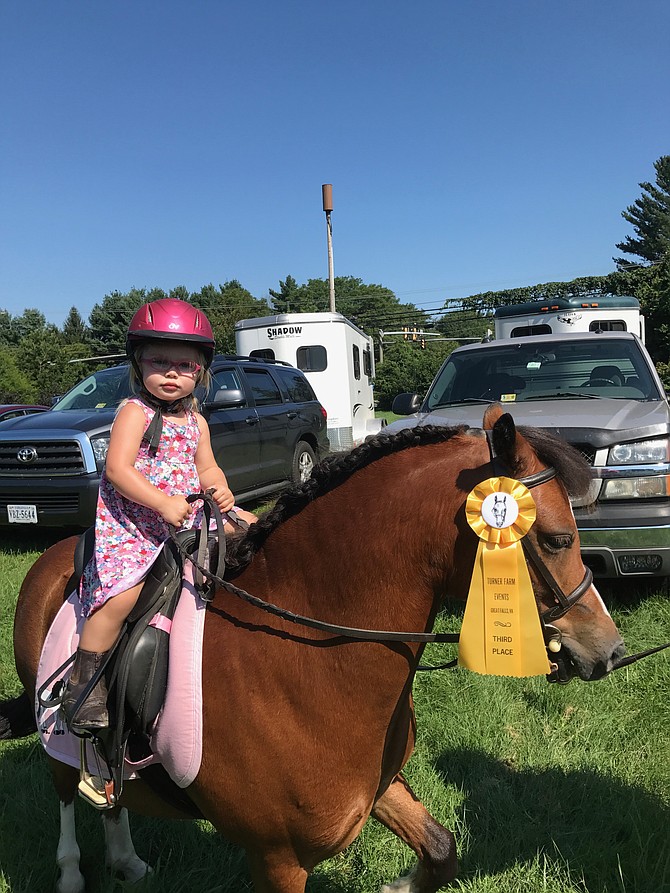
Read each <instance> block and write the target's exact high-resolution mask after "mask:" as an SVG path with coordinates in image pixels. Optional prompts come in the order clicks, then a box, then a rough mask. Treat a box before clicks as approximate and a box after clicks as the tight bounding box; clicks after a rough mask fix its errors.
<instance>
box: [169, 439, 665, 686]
mask: <svg viewBox="0 0 670 893" xmlns="http://www.w3.org/2000/svg"><path fill="white" fill-rule="evenodd" d="M484 433H485V434H486V437H487V440H488V444H489V451H490V453H491V465H492V467H493V471H494V473H495V474H504V473H505V470H504V469H502V467H501V465H502V463H501V462H500V459H499V457H498V456H497V454H496V452H495V448H494V446H493V440H492V432H491V431H489V430H488V429H486V430H485V431H484ZM555 477H556V470H555V469H554V468H545V469H543V470H542V471H538V472H536V473H535V474H531V475H527V476H526V477H523V478H519V479H518V480H519V481H520V483H522V484H524V485H525V486H526V487H527V488H528V489H529V490H531V489H533V488H534V487H539V486H541V485H542V484H546V483H548V482H549V481H552V480H554V478H555ZM187 499H188V501H189V502H195V501H197V500H202V502H203V507H204V520H205V524H204V525H203V526H202V527H201V528H200V530H199V532H198V543H199V545H198V548H197V556H198V557H197V558H194V557H193V555H192V554H191V553H190V552H188V551H187V550H186V549H185V548H184V547H183V545H182V544H181V543H180V542H179V539H178V538H177V536H176V529H175V528H174V527H172V526H170V538H171V540H172V542H173V543H174V545H175V547H176V549H177V550H178V551H179V553H180V554H181V555H182V557H184V558H186V559H187V560H188V561H190V562H191V564H192V565H193V566H194V568H195V569H196V571H197V574H196V585H198V584H200V585H199V586H198V588H199V589H200V591H201V597H202V598H203V601H205V602H210V601H212V600H213V598H214V585H213V584H214V583H217V584H218V585H219V586H221V587H222V588H223V589H225V590H226V591H227V592H230V593H231V594H232V595H235V596H237V597H238V598H240V599H242V600H243V601H245V602H247V603H248V604H250V605H253V606H254V607H256V608H259V609H260V610H262V611H265V612H266V613H267V614H272V615H273V616H275V617H279V618H280V619H281V620H285V621H287V622H288V623H293V624H296V625H298V626H304V627H306V628H308V629H314V630H318V631H320V632H325V633H331V634H332V635H334V636H338V637H342V638H346V639H355V640H359V641H364V642H416V643H420V644H431V643H439V644H455V643H457V642H458V641H459V634H458V633H433V632H423V633H420V632H401V631H396V630H378V629H365V628H358V627H354V626H342V625H340V624H336V623H327V622H326V621H324V620H316V619H315V618H313V617H306V616H305V615H304V614H296V613H294V612H293V611H289V610H287V609H286V608H280V607H279V606H278V605H274V604H272V603H271V602H267V601H264V600H263V599H261V598H258V597H257V596H255V595H251V593H249V592H247V591H246V590H245V589H241V588H240V587H238V586H235V585H234V584H233V583H230V582H229V581H228V580H225V579H224V578H223V573H224V569H225V549H226V546H225V534H224V533H223V522H222V519H221V511H220V509H219V507H218V506H217V505H216V503H215V502H214V499H213V498H212V495H211V491H207V492H205V493H194V494H192V495H190V496H188V497H187ZM212 513H213V514H214V518H215V520H216V528H217V538H218V542H219V557H218V562H217V568H216V572H213V571H212V570H211V569H209V568H208V567H205V566H204V560H205V555H206V546H207V536H208V532H209V531H208V528H209V519H210V517H211V515H212ZM231 520H233V521H234V522H235V523H239V524H240V526H243V523H244V522H239V521H237V519H236V518H234V517H231ZM522 545H523V549H524V554H525V556H526V560H527V561H528V562H529V563H530V564H532V565H533V567H534V568H535V570H536V571H537V573H538V574H539V575H540V576H541V577H542V579H543V581H544V582H545V584H546V585H547V587H548V588H549V590H550V591H551V593H552V595H553V596H554V598H555V600H556V604H555V605H554V606H553V607H552V608H547V609H546V610H545V611H543V612H542V613H541V614H540V615H539V616H540V622H541V624H542V628H543V630H544V632H545V635H546V640H547V641H548V645H549V646H550V645H551V643H552V640H553V641H556V642H558V646H559V648H560V641H561V633H560V630H558V629H557V628H556V627H555V626H552V621H554V620H558V619H560V618H561V617H563V616H564V615H565V614H567V612H568V611H569V610H570V608H572V607H573V606H574V605H575V604H577V602H578V601H579V600H580V599H581V598H582V596H583V595H584V594H585V593H586V592H587V591H588V589H589V588H590V587H591V585H592V583H593V573H592V571H591V569H590V568H588V567H586V566H585V567H584V576H583V578H582V581H581V582H580V583H579V584H578V585H577V586H576V587H575V588H574V589H573V590H572V592H571V593H569V594H568V595H566V594H565V593H564V592H563V590H562V589H561V587H560V585H559V584H558V583H557V581H556V579H555V577H554V576H553V574H552V573H551V571H550V570H549V568H548V567H547V566H546V564H545V563H544V561H543V560H542V557H541V555H540V554H539V552H538V551H537V549H536V547H535V546H534V545H533V544H532V543H531V542H530V541H529V540H528V537H523V539H522ZM205 581H207V583H206V585H205ZM665 648H670V642H668V643H667V644H665V645H659V646H657V647H655V648H650V649H648V650H647V651H641V652H639V653H637V654H632V655H630V656H629V657H624V658H622V659H621V660H620V661H617V663H616V664H615V665H614V667H613V668H612V670H618V669H621V668H622V667H626V666H629V665H630V664H633V663H636V662H637V661H638V660H641V659H642V658H643V657H647V656H649V655H651V654H656V653H657V652H659V651H663V650H664V649H665ZM550 650H553V649H551V648H550ZM457 664H458V660H457V659H455V660H451V661H449V662H448V663H444V664H437V665H435V666H425V665H419V666H418V667H417V669H418V670H443V669H451V668H453V667H455V666H456V665H457Z"/></svg>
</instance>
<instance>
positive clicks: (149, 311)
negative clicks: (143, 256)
mask: <svg viewBox="0 0 670 893" xmlns="http://www.w3.org/2000/svg"><path fill="white" fill-rule="evenodd" d="M126 352H127V354H128V357H129V359H130V363H131V370H130V375H131V384H132V386H133V390H134V392H135V396H134V397H131V398H130V399H129V400H127V401H126V402H125V403H123V404H122V405H121V407H120V408H119V411H118V413H117V415H116V419H115V420H114V425H113V427H112V430H111V435H110V440H109V449H108V452H107V460H106V465H105V470H104V471H103V474H102V478H101V481H100V492H99V496H98V503H97V509H96V521H95V553H94V556H93V557H92V559H91V561H90V562H89V563H88V564H87V566H86V568H85V570H84V573H83V576H82V580H81V584H80V589H79V599H80V602H81V606H82V613H83V615H84V617H85V618H86V619H85V622H84V624H83V627H82V631H81V636H80V639H79V647H78V649H77V653H76V657H75V661H74V664H73V667H72V672H71V673H70V678H69V680H68V683H67V688H66V691H65V694H64V696H63V701H62V709H63V712H64V714H65V718H66V721H67V723H68V726H69V728H70V730H71V731H73V732H77V733H82V732H91V733H94V734H95V733H96V732H97V731H98V730H100V729H103V728H105V727H107V726H108V724H109V716H108V712H107V687H106V684H105V681H104V678H103V677H101V679H100V681H99V682H98V683H97V685H96V686H95V688H94V689H93V691H92V692H91V693H90V695H89V696H88V698H87V699H86V701H85V702H84V703H83V704H82V706H81V707H80V708H79V710H77V711H76V715H73V714H74V710H75V707H76V704H77V701H78V699H79V697H80V696H81V694H82V692H83V691H84V689H85V687H86V685H87V684H88V683H89V682H90V680H91V678H92V677H93V675H94V674H95V672H96V671H97V670H98V668H99V667H100V666H101V664H102V662H103V661H104V659H105V657H106V654H107V652H108V650H109V649H110V648H111V647H112V646H113V645H114V643H115V642H116V640H117V638H118V636H119V634H120V632H121V628H122V626H123V623H124V621H125V619H126V617H127V616H128V614H129V613H130V611H131V609H132V608H133V606H134V605H135V602H136V601H137V598H138V596H139V593H140V590H141V588H142V585H143V581H144V578H145V577H146V575H147V573H148V571H149V569H150V567H151V565H152V564H153V562H154V560H155V559H156V557H157V556H158V553H159V551H160V549H161V547H162V545H163V543H164V542H165V540H166V539H167V538H168V535H169V525H173V526H174V527H178V528H188V527H191V526H192V525H193V523H194V521H195V520H196V517H197V516H196V515H194V508H193V506H192V505H191V504H190V503H189V502H187V501H186V496H187V495H188V494H190V493H197V492H198V491H200V490H209V489H213V491H214V492H213V494H212V495H213V498H214V501H215V502H216V504H217V505H218V507H219V508H220V509H221V511H222V512H228V511H230V510H231V509H232V508H233V507H234V503H235V500H234V497H233V494H232V493H231V491H230V488H229V486H228V482H227V481H226V476H225V474H224V473H223V471H222V470H221V469H220V468H219V466H218V465H217V463H216V459H215V458H214V454H213V452H212V447H211V443H210V436H209V428H208V426H207V422H206V421H205V419H204V418H203V417H202V416H201V415H200V414H199V413H198V412H197V402H196V399H195V397H194V396H193V392H194V390H195V388H196V387H197V386H198V385H200V384H204V385H205V386H207V385H208V384H209V371H208V370H209V367H210V365H211V363H212V360H213V358H214V336H213V333H212V327H211V325H210V324H209V321H208V319H207V317H206V316H205V314H204V313H203V312H202V311H201V310H198V309H197V308H195V307H193V306H192V305H190V304H187V303H186V302H185V301H179V300H176V299H174V298H166V299H162V300H159V301H154V302H152V303H150V304H145V305H144V306H142V307H141V308H140V309H139V310H138V311H137V313H136V314H135V315H134V316H133V318H132V320H131V323H130V326H129V328H128V336H127V341H126ZM237 513H238V515H239V516H241V517H242V518H243V519H244V520H246V521H248V522H249V523H253V522H254V521H256V520H257V518H256V516H255V515H252V514H251V513H250V512H242V511H240V510H237ZM198 514H199V513H198ZM226 528H227V529H228V530H232V529H233V528H232V525H230V524H229V523H227V524H226Z"/></svg>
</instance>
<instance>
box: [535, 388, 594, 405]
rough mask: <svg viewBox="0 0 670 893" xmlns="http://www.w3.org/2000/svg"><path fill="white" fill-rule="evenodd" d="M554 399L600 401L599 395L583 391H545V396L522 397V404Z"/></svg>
mask: <svg viewBox="0 0 670 893" xmlns="http://www.w3.org/2000/svg"><path fill="white" fill-rule="evenodd" d="M554 397H586V398H588V399H589V400H602V399H603V398H602V396H601V395H600V394H590V393H584V391H547V393H546V394H533V395H532V397H531V396H528V397H524V399H523V402H524V403H528V402H529V401H530V400H553V399H554Z"/></svg>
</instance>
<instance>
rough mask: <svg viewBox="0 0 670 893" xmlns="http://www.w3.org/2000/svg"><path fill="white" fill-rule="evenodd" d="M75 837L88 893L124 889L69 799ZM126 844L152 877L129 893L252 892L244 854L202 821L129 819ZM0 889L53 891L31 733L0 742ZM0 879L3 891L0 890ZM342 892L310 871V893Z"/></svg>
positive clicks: (53, 841)
mask: <svg viewBox="0 0 670 893" xmlns="http://www.w3.org/2000/svg"><path fill="white" fill-rule="evenodd" d="M75 810H76V822H77V839H78V843H79V847H80V849H81V862H80V866H81V871H82V873H83V875H84V877H85V879H86V890H87V893H118V891H120V890H124V889H129V888H127V887H126V885H124V884H123V882H122V881H121V879H119V878H114V877H112V876H111V875H110V874H109V872H108V870H107V869H106V868H105V865H104V836H103V829H102V822H101V820H100V817H99V815H98V813H97V812H96V811H95V810H94V809H92V808H91V807H89V806H87V805H86V804H85V803H83V802H82V801H81V800H79V799H77V801H76V806H75ZM130 823H131V829H132V835H133V843H134V844H135V848H136V850H137V853H138V855H139V856H140V858H142V859H145V860H146V861H148V862H149V864H151V865H152V867H153V868H154V874H153V875H151V876H149V877H148V878H147V879H146V880H145V881H143V882H141V883H139V884H137V885H136V886H133V887H132V889H133V890H134V891H136V893H184V891H185V890H197V891H198V893H245V891H249V893H251V891H253V887H252V884H251V880H250V877H249V873H248V869H247V864H246V857H245V855H244V852H243V850H242V849H241V848H240V847H237V846H235V845H234V844H231V843H229V842H228V841H226V840H224V839H223V838H221V837H220V836H219V835H218V834H217V833H216V832H215V831H214V830H213V828H212V826H211V825H209V824H208V823H207V822H201V821H200V822H195V821H172V820H167V819H165V820H162V819H155V818H146V817H144V816H137V815H131V818H130ZM0 828H1V829H2V833H0V889H1V890H3V891H5V890H7V893H42V891H48V890H53V889H54V888H55V884H56V879H57V877H58V869H57V867H56V848H57V846H58V835H59V810H58V799H57V796H56V794H55V791H54V789H53V786H52V784H51V775H50V772H49V768H48V763H47V759H46V757H45V755H44V753H43V752H42V748H41V746H40V744H39V742H38V740H37V736H35V735H33V736H31V737H30V738H24V739H21V740H18V741H9V742H1V743H0ZM3 880H4V882H5V884H6V886H3ZM346 889H347V887H346V886H345V885H342V884H340V883H338V881H337V880H333V879H332V878H331V877H328V876H326V875H325V874H323V873H321V872H317V873H316V874H315V875H314V876H313V877H312V878H310V880H309V883H308V890H309V891H310V893H345V891H346Z"/></svg>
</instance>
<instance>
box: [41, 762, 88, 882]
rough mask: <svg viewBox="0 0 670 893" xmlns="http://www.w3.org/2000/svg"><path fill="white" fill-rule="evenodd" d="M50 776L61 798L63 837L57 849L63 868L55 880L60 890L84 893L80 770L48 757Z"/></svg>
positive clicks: (60, 838) (60, 866) (61, 867)
mask: <svg viewBox="0 0 670 893" xmlns="http://www.w3.org/2000/svg"><path fill="white" fill-rule="evenodd" d="M49 768H50V769H51V777H52V780H53V783H54V788H55V789H56V793H57V794H58V799H59V801H60V836H59V838H58V848H57V850H56V863H57V865H58V868H59V869H60V874H59V877H58V881H57V882H56V891H57V893H83V891H84V886H85V884H84V876H83V874H82V873H81V871H80V870H79V858H80V855H81V853H80V851H79V845H78V844H77V835H76V833H75V820H74V798H75V794H76V792H77V782H78V781H79V773H78V772H77V770H76V769H74V768H73V767H72V766H66V765H65V763H59V762H58V761H57V760H54V759H50V760H49Z"/></svg>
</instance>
